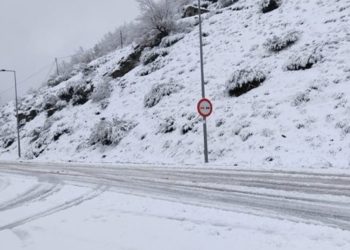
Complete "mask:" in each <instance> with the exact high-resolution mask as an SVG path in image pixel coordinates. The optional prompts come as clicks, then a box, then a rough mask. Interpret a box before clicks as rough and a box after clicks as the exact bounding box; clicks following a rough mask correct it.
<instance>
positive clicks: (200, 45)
mask: <svg viewBox="0 0 350 250" xmlns="http://www.w3.org/2000/svg"><path fill="white" fill-rule="evenodd" d="M201 11H202V10H201V0H198V18H199V48H200V59H201V62H200V63H201V83H202V98H203V99H202V100H201V101H202V102H201V101H200V102H199V103H198V106H199V105H200V104H201V105H205V103H207V102H205V101H203V100H207V99H205V86H204V84H205V81H204V59H203V34H202V13H201ZM209 102H210V101H209ZM197 108H198V107H197ZM199 110H202V109H198V112H199ZM201 112H202V111H201ZM201 112H199V113H200V114H201ZM203 114H205V111H204V110H203ZM210 114H211V112H210V113H209V115H210ZM202 116H203V115H202ZM207 116H208V115H204V116H203V134H204V161H205V163H208V162H209V157H208V135H207Z"/></svg>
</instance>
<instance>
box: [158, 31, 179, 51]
mask: <svg viewBox="0 0 350 250" xmlns="http://www.w3.org/2000/svg"><path fill="white" fill-rule="evenodd" d="M184 37H185V35H184V34H175V35H170V36H167V37H164V38H163V40H162V42H161V43H160V47H163V48H167V47H170V46H172V45H174V44H175V43H177V42H178V41H180V40H182V39H183V38H184Z"/></svg>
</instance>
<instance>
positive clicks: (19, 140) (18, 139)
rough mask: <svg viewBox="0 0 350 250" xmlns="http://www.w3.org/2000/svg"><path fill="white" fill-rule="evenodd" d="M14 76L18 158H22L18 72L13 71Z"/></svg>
mask: <svg viewBox="0 0 350 250" xmlns="http://www.w3.org/2000/svg"><path fill="white" fill-rule="evenodd" d="M13 74H14V77H15V96H16V117H17V142H18V157H19V158H21V139H20V135H19V116H18V97H17V76H16V71H13Z"/></svg>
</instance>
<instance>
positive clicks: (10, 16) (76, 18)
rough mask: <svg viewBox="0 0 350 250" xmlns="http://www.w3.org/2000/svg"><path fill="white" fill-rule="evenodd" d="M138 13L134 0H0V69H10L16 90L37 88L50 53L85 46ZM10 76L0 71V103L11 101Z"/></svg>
mask: <svg viewBox="0 0 350 250" xmlns="http://www.w3.org/2000/svg"><path fill="white" fill-rule="evenodd" d="M137 15H138V9H137V4H136V1H135V0H0V69H2V68H6V69H15V70H16V71H17V72H18V80H19V82H21V81H22V80H24V79H26V78H27V77H28V76H30V75H31V74H32V73H35V72H37V71H40V70H41V73H40V74H37V75H36V76H35V77H34V78H32V79H30V80H28V81H25V82H22V83H20V84H19V91H20V93H21V94H23V93H25V92H26V91H27V90H28V89H29V88H30V87H38V86H40V85H41V83H42V81H43V80H44V79H45V78H46V77H47V74H48V72H49V70H50V66H52V65H50V64H51V63H53V62H54V58H55V57H63V56H67V55H71V54H72V53H74V52H75V51H76V50H77V48H78V47H79V46H82V47H83V48H85V49H86V48H90V47H92V46H93V45H94V44H95V43H96V42H98V41H99V40H100V39H101V38H102V37H103V35H104V34H105V33H107V32H108V31H113V30H114V29H115V28H116V27H117V26H119V25H121V24H123V23H124V22H128V21H132V20H133V19H135V17H136V16H137ZM45 66H47V67H46V68H44V67H45ZM11 87H13V77H12V75H11V74H8V73H0V103H1V102H4V101H8V100H12V99H13V95H14V93H13V89H9V88H11Z"/></svg>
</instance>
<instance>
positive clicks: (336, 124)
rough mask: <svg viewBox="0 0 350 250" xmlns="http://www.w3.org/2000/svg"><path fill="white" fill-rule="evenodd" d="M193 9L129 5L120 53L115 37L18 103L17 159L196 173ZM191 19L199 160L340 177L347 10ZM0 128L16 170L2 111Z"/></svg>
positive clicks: (240, 9)
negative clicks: (151, 165) (209, 109)
mask: <svg viewBox="0 0 350 250" xmlns="http://www.w3.org/2000/svg"><path fill="white" fill-rule="evenodd" d="M195 3H196V2H193V1H187V0H186V1H185V0H184V1H180V0H179V1H170V0H162V1H151V0H142V1H140V4H141V8H142V11H141V15H140V18H139V19H138V20H136V21H135V22H134V23H133V24H130V26H129V27H130V28H128V29H126V30H124V29H122V31H125V32H124V33H123V32H122V33H123V37H124V39H125V40H124V43H123V47H121V44H120V37H119V35H120V29H121V28H118V32H117V31H116V32H115V33H111V34H109V35H107V36H106V37H105V38H104V39H103V40H102V41H101V42H100V43H99V44H98V45H96V46H95V47H94V48H92V49H91V50H88V51H79V53H77V55H76V57H75V58H74V60H72V62H69V63H67V65H66V69H67V70H66V72H65V73H64V74H62V75H60V76H53V77H52V78H51V80H50V81H49V82H48V83H47V84H46V85H45V87H42V88H41V89H39V90H38V91H36V92H35V93H32V94H30V95H28V96H24V97H23V98H22V99H21V100H20V113H19V120H20V133H21V140H22V149H23V151H24V155H25V157H26V159H38V160H54V161H88V162H101V161H104V162H130V161H132V162H158V163H164V162H166V163H183V162H185V163H196V164H197V163H201V162H202V161H203V160H202V159H203V155H202V152H203V141H202V139H203V138H202V125H201V118H200V117H199V115H198V114H197V113H196V104H197V101H198V100H199V99H200V97H201V86H200V66H199V47H198V40H199V39H198V26H197V24H198V17H197V14H198V13H197V14H196V13H192V14H193V15H192V16H189V17H186V18H182V16H183V11H184V10H185V8H184V7H186V6H195ZM202 8H203V31H204V34H205V35H204V36H203V42H204V61H205V65H204V68H205V81H206V93H207V95H208V98H210V99H211V100H212V101H213V104H214V112H213V114H212V116H211V117H209V118H208V121H207V122H208V133H209V151H210V152H209V157H210V161H211V162H214V163H216V164H228V165H231V166H232V165H235V166H242V167H244V166H248V167H249V166H255V167H286V168H287V167H310V168H335V167H337V168H347V169H350V156H349V151H350V132H349V131H350V129H349V127H350V119H349V118H348V117H349V113H350V102H349V97H350V88H349V84H350V66H349V65H350V56H349V55H350V50H349V48H350V1H349V0H342V1H327V0H318V1H311V0H310V1H302V0H288V1H284V0H263V1H256V0H246V1H243V0H238V1H204V2H203V6H202ZM204 10H205V11H204ZM190 14H191V13H190ZM152 17H157V18H155V19H154V18H152ZM141 24H142V25H141ZM128 25H129V24H128ZM113 41H114V42H113ZM0 118H1V119H0V135H1V136H0V158H1V159H15V158H16V153H17V143H16V131H15V124H16V117H15V114H14V104H13V103H8V104H6V105H4V106H3V107H1V108H0Z"/></svg>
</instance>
